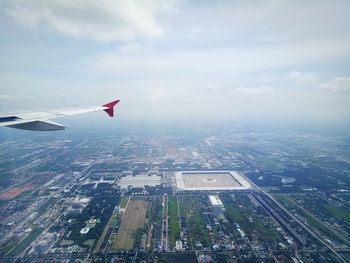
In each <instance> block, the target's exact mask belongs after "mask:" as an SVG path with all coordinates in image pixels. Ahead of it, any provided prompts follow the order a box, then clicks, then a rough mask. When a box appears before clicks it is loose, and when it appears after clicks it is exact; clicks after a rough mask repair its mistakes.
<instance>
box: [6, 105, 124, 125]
mask: <svg viewBox="0 0 350 263" xmlns="http://www.w3.org/2000/svg"><path fill="white" fill-rule="evenodd" d="M119 101H120V100H114V101H112V102H109V103H107V104H104V105H102V106H90V107H83V108H64V109H58V110H52V111H47V112H45V111H39V112H31V113H21V114H15V115H7V116H0V126H7V127H11V128H16V129H22V130H32V131H57V130H64V129H65V127H64V126H63V125H61V124H59V123H56V122H53V121H50V119H54V118H58V117H64V116H71V115H76V114H82V113H88V112H95V111H102V110H103V111H105V112H106V113H107V114H108V115H109V116H110V117H113V116H114V106H115V105H116V104H117V103H119Z"/></svg>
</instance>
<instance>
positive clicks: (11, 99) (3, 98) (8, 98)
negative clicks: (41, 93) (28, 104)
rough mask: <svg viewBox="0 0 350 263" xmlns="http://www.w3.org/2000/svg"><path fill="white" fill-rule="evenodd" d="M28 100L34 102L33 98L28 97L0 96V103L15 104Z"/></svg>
mask: <svg viewBox="0 0 350 263" xmlns="http://www.w3.org/2000/svg"><path fill="white" fill-rule="evenodd" d="M28 100H34V97H33V96H27V95H16V94H15V95H7V94H0V101H3V102H14V101H28Z"/></svg>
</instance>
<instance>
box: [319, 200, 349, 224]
mask: <svg viewBox="0 0 350 263" xmlns="http://www.w3.org/2000/svg"><path fill="white" fill-rule="evenodd" d="M324 208H325V209H327V210H328V211H330V212H331V213H333V214H335V215H336V216H338V217H340V218H341V219H343V220H345V221H346V222H348V223H350V214H349V213H347V212H345V211H344V210H342V209H340V208H338V207H335V206H333V205H329V204H327V205H324Z"/></svg>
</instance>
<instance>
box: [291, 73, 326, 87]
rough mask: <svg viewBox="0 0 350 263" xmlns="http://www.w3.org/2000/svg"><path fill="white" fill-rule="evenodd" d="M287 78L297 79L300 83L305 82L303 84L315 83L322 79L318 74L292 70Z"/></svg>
mask: <svg viewBox="0 0 350 263" xmlns="http://www.w3.org/2000/svg"><path fill="white" fill-rule="evenodd" d="M287 78H288V79H290V80H292V81H295V82H296V83H298V84H303V85H307V84H315V83H319V82H320V79H319V78H318V77H317V76H315V75H312V74H309V73H300V72H298V71H292V72H290V73H289V74H288V75H287Z"/></svg>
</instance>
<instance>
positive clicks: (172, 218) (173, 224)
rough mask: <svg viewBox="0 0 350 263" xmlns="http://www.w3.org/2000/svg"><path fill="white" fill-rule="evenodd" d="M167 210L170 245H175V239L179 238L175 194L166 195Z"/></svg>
mask: <svg viewBox="0 0 350 263" xmlns="http://www.w3.org/2000/svg"><path fill="white" fill-rule="evenodd" d="M168 205H169V207H168V212H169V226H170V245H171V247H175V243H176V240H177V239H179V238H180V225H179V213H178V208H177V198H176V196H169V197H168Z"/></svg>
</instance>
